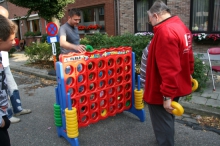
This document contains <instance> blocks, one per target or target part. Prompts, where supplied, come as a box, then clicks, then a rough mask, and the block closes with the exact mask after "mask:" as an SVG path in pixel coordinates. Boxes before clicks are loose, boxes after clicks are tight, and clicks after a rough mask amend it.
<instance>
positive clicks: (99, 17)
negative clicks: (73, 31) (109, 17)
mask: <svg viewBox="0 0 220 146" xmlns="http://www.w3.org/2000/svg"><path fill="white" fill-rule="evenodd" d="M104 15H105V9H104V6H96V7H88V8H82V9H81V22H80V25H84V26H89V25H90V24H98V25H101V31H103V30H104V27H105V19H104Z"/></svg>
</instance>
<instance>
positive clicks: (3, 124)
mask: <svg viewBox="0 0 220 146" xmlns="http://www.w3.org/2000/svg"><path fill="white" fill-rule="evenodd" d="M0 127H1V128H3V127H5V120H4V119H3V118H2V125H1V126H0Z"/></svg>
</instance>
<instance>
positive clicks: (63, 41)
mask: <svg viewBox="0 0 220 146" xmlns="http://www.w3.org/2000/svg"><path fill="white" fill-rule="evenodd" d="M59 33H60V34H59V35H60V46H61V47H62V48H64V49H66V50H77V51H79V52H85V51H86V50H85V46H84V45H75V44H72V43H69V42H67V41H66V35H67V34H66V30H65V29H64V27H62V26H61V27H60V32H59Z"/></svg>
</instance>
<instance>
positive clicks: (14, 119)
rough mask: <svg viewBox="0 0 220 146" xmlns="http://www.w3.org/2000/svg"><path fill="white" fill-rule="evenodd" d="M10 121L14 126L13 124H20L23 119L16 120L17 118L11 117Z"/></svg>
mask: <svg viewBox="0 0 220 146" xmlns="http://www.w3.org/2000/svg"><path fill="white" fill-rule="evenodd" d="M9 120H10V121H11V123H12V124H13V123H18V122H20V121H21V119H19V118H16V117H11V118H10V119H9Z"/></svg>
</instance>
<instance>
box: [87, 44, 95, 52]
mask: <svg viewBox="0 0 220 146" xmlns="http://www.w3.org/2000/svg"><path fill="white" fill-rule="evenodd" d="M93 50H94V49H93V47H92V46H91V45H86V51H88V52H92V51H93Z"/></svg>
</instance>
